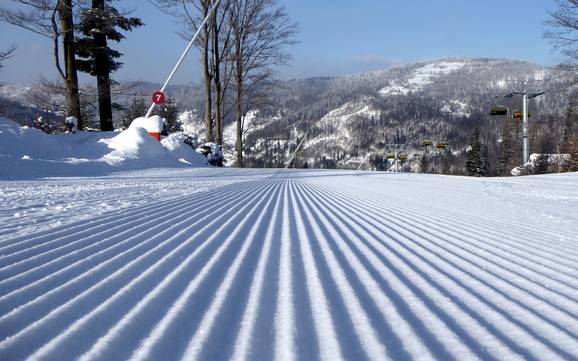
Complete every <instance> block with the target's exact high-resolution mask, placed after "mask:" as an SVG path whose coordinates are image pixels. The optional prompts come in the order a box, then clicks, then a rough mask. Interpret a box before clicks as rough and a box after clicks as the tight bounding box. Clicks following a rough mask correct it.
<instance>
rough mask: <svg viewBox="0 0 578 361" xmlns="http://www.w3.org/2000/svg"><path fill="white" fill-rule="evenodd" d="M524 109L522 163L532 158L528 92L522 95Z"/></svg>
mask: <svg viewBox="0 0 578 361" xmlns="http://www.w3.org/2000/svg"><path fill="white" fill-rule="evenodd" d="M522 111H523V112H524V116H523V118H522V153H523V154H522V162H523V163H522V164H526V163H528V161H529V160H530V142H529V139H528V95H527V94H526V92H524V94H523V95H522Z"/></svg>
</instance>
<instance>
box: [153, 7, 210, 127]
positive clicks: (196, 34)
mask: <svg viewBox="0 0 578 361" xmlns="http://www.w3.org/2000/svg"><path fill="white" fill-rule="evenodd" d="M220 2H221V0H217V1H216V2H215V4H214V5H213V7H212V8H211V10H210V11H209V13H208V14H207V17H205V19H204V20H203V22H202V23H201V25H199V28H198V29H197V32H196V33H195V35H193V38H192V39H191V41H190V42H189V45H187V48H186V49H185V51H184V52H183V55H181V57H180V59H179V61H177V64H176V65H175V67H174V68H173V71H172V72H171V74H170V75H169V77H168V78H167V80H166V81H165V84H164V85H163V87H162V88H161V92H164V91H165V89H166V88H167V86H168V85H169V83H170V82H171V80H172V79H173V77H174V76H175V73H176V72H177V70H178V69H179V68H180V66H181V64H182V63H183V60H185V57H186V56H187V54H188V53H189V51H190V50H191V48H192V47H193V44H194V43H195V40H197V36H199V34H200V33H201V30H202V29H203V27H204V26H205V24H206V23H207V21H209V18H210V17H211V16H212V15H213V13H214V12H215V10H216V9H217V6H219V3H220ZM154 109H155V103H152V104H151V107H150V108H149V110H148V112H147V114H146V115H145V118H148V117H149V116H150V115H151V113H152V112H153V110H154Z"/></svg>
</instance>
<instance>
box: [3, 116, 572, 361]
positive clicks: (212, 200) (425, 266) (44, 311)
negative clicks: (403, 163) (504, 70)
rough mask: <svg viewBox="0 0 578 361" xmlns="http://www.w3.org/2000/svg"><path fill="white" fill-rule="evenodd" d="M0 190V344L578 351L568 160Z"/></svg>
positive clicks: (480, 353)
mask: <svg viewBox="0 0 578 361" xmlns="http://www.w3.org/2000/svg"><path fill="white" fill-rule="evenodd" d="M3 125H4V127H3V128H1V130H2V131H6V124H4V123H3ZM16 130H18V131H22V130H19V129H18V128H16ZM125 136H126V137H130V138H133V137H134V140H135V142H136V141H137V140H138V141H139V142H140V141H143V139H144V140H145V141H144V142H145V143H142V144H140V145H139V147H143V148H147V147H148V146H149V145H147V144H146V140H147V139H148V138H146V137H145V138H143V137H144V133H143V131H142V130H141V131H140V132H139V131H138V130H134V132H129V133H127V135H125ZM173 138H179V136H173ZM167 139H169V140H167ZM167 139H165V141H166V143H167V145H165V146H166V147H167V148H170V147H171V146H172V145H171V144H178V143H179V142H178V139H171V137H169V138H167ZM151 140H152V141H154V139H152V138H151ZM3 144H4V143H0V146H1V145H3ZM151 144H157V145H159V144H158V142H156V143H151ZM177 148H178V147H177ZM155 149H156V148H155ZM115 151H118V152H121V151H122V152H126V154H128V153H130V152H132V148H131V149H124V148H122V147H121V148H120V149H115ZM36 156H37V155H36ZM125 156H128V155H125ZM31 158H32V160H30V162H34V158H35V155H33V154H32V156H31ZM0 202H1V203H0V204H1V206H0V289H1V290H2V292H1V294H0V359H2V360H25V359H30V360H33V359H38V360H48V361H49V360H84V361H88V360H160V359H162V360H230V359H233V360H253V359H263V360H311V359H320V360H332V361H333V360H359V359H367V360H410V359H420V360H452V359H455V360H475V359H480V360H506V359H508V360H524V359H534V360H575V359H578V351H577V350H578V327H577V325H578V322H577V320H578V293H577V292H576V290H577V289H578V243H577V239H576V234H578V213H577V212H576V209H578V173H573V174H557V175H547V176H529V177H522V178H466V177H449V176H434V175H417V174H385V173H373V172H353V171H316V170H310V171H297V170H287V171H284V170H240V169H214V168H180V169H179V168H173V169H168V168H163V169H148V170H139V171H123V172H118V173H115V174H114V175H108V176H100V177H96V178H95V177H81V178H58V179H44V180H27V181H0Z"/></svg>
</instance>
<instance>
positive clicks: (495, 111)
mask: <svg viewBox="0 0 578 361" xmlns="http://www.w3.org/2000/svg"><path fill="white" fill-rule="evenodd" d="M490 115H508V107H505V106H502V105H499V106H497V107H493V108H492V109H491V110H490Z"/></svg>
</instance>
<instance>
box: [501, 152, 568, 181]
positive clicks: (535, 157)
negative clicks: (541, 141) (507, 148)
mask: <svg viewBox="0 0 578 361" xmlns="http://www.w3.org/2000/svg"><path fill="white" fill-rule="evenodd" d="M569 159H570V155H569V154H539V153H532V154H530V159H529V160H528V162H527V163H525V164H523V165H521V166H518V167H516V168H514V169H512V171H511V174H512V175H513V176H524V175H531V174H538V173H557V172H559V171H560V168H561V167H562V166H563V165H564V163H565V162H567V161H568V160H569Z"/></svg>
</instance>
